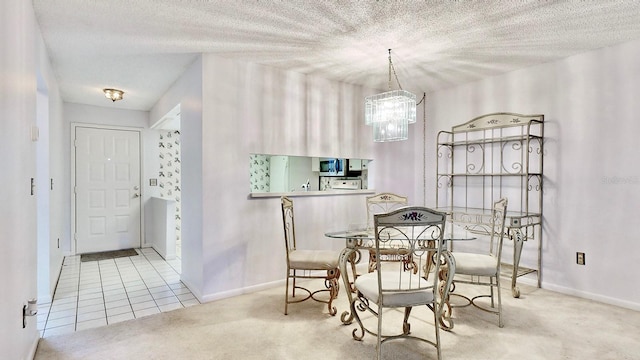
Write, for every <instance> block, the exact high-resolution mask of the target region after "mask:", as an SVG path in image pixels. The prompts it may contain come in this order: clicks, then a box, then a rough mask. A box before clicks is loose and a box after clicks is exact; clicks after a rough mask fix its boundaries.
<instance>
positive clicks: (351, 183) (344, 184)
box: [329, 179, 362, 190]
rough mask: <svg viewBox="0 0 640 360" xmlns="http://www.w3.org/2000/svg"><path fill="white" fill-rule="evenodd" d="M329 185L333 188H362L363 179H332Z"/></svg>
mask: <svg viewBox="0 0 640 360" xmlns="http://www.w3.org/2000/svg"><path fill="white" fill-rule="evenodd" d="M329 186H330V187H331V189H332V190H360V189H361V188H362V180H360V179H351V180H346V179H331V181H330V182H329Z"/></svg>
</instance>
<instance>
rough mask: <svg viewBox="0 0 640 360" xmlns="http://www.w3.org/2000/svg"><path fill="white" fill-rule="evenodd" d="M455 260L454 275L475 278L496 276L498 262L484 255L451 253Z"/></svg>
mask: <svg viewBox="0 0 640 360" xmlns="http://www.w3.org/2000/svg"><path fill="white" fill-rule="evenodd" d="M452 254H453V257H454V258H455V259H456V274H462V275H476V276H496V272H497V267H498V260H497V258H496V257H494V256H491V255H486V254H472V253H464V252H455V251H454V252H453V253H452Z"/></svg>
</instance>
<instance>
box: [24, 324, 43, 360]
mask: <svg viewBox="0 0 640 360" xmlns="http://www.w3.org/2000/svg"><path fill="white" fill-rule="evenodd" d="M36 333H38V336H36V337H35V339H33V342H32V343H31V347H30V349H29V355H28V356H27V359H28V360H33V359H35V358H36V351H38V344H39V343H40V331H38V330H36Z"/></svg>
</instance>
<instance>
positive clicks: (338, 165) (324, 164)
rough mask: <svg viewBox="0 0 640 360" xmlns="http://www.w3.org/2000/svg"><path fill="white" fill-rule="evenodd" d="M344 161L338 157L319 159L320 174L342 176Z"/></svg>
mask: <svg viewBox="0 0 640 360" xmlns="http://www.w3.org/2000/svg"><path fill="white" fill-rule="evenodd" d="M345 167H346V161H345V159H340V158H323V159H320V176H344V174H345Z"/></svg>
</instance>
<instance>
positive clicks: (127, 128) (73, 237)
mask: <svg viewBox="0 0 640 360" xmlns="http://www.w3.org/2000/svg"><path fill="white" fill-rule="evenodd" d="M79 127H85V128H92V129H97V130H125V131H135V132H137V133H138V137H139V139H140V141H139V143H138V146H139V147H140V149H139V154H140V244H139V247H142V246H143V244H145V241H144V240H145V238H144V198H145V196H144V195H145V191H144V190H145V188H144V178H145V177H144V153H143V150H144V146H143V142H144V136H143V130H144V129H143V128H141V127H133V126H117V125H103V124H90V123H78V122H74V123H71V141H70V144H69V145H70V146H71V159H70V160H69V161H70V162H71V189H70V190H71V255H76V249H77V247H76V242H77V241H78V229H77V224H76V192H75V187H76V145H75V143H76V128H79Z"/></svg>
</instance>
